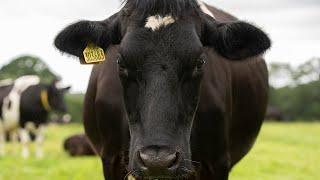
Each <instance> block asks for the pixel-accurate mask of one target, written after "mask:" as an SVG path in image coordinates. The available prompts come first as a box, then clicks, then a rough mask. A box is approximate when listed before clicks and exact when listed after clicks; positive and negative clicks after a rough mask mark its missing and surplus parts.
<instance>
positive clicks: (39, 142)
mask: <svg viewBox="0 0 320 180" xmlns="http://www.w3.org/2000/svg"><path fill="white" fill-rule="evenodd" d="M44 133H45V128H44V126H43V125H41V126H40V127H39V128H38V129H37V130H36V133H35V134H36V157H37V158H38V159H40V158H42V157H43V148H42V146H43V142H44Z"/></svg>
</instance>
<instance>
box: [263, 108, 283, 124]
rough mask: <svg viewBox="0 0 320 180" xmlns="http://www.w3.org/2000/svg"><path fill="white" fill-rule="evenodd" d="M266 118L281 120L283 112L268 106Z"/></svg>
mask: <svg viewBox="0 0 320 180" xmlns="http://www.w3.org/2000/svg"><path fill="white" fill-rule="evenodd" d="M265 119H266V120H276V121H282V120H283V119H284V118H283V112H282V111H281V110H280V109H279V108H277V107H274V106H268V108H267V112H266V116H265Z"/></svg>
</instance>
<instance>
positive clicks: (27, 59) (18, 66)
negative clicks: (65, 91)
mask: <svg viewBox="0 0 320 180" xmlns="http://www.w3.org/2000/svg"><path fill="white" fill-rule="evenodd" d="M23 75H38V76H39V77H40V78H41V80H42V81H43V82H46V83H49V82H51V81H52V80H53V79H54V78H58V76H57V75H56V74H54V73H53V72H52V71H51V70H50V68H49V67H48V65H47V64H46V63H44V62H43V61H42V60H41V59H40V58H38V57H35V56H21V57H18V58H16V59H13V60H12V61H11V62H10V63H9V64H7V65H4V66H3V67H2V68H1V69H0V80H3V79H16V78H18V77H20V76H23Z"/></svg>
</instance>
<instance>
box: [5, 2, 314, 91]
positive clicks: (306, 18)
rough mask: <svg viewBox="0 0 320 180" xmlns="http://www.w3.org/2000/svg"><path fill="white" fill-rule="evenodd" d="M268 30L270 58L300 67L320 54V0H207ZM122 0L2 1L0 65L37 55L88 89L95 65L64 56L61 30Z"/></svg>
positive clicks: (67, 80) (76, 87)
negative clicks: (57, 45)
mask: <svg viewBox="0 0 320 180" xmlns="http://www.w3.org/2000/svg"><path fill="white" fill-rule="evenodd" d="M204 1H205V2H207V3H208V4H211V5H215V6H216V7H218V8H221V9H223V10H225V11H227V12H229V13H231V14H233V15H235V16H237V17H238V18H240V19H241V20H245V21H248V22H250V23H253V24H255V25H257V26H258V27H260V28H262V29H263V30H264V31H266V32H267V33H268V34H269V35H270V37H271V39H272V41H273V46H272V49H271V50H270V51H268V52H267V54H266V55H265V56H266V61H267V62H268V63H271V62H284V63H290V64H292V65H293V66H297V65H299V64H301V63H303V62H305V61H307V60H308V59H310V58H312V57H320V0H303V1H301V0H259V1H255V0H237V1H234V0H204ZM119 8H120V1H119V0H27V1H26V0H1V6H0V20H1V24H0V66H2V65H4V64H7V63H8V62H9V61H10V60H12V59H13V58H15V57H18V56H21V55H28V54H31V55H36V56H38V57H40V58H41V59H43V60H44V61H45V62H46V63H47V64H48V65H49V66H50V67H51V69H52V70H53V71H54V72H56V73H57V74H59V75H60V76H62V78H63V82H64V84H68V85H72V87H73V92H85V90H86V87H87V84H88V80H89V77H90V71H91V68H92V67H91V66H88V65H80V64H79V61H78V60H77V59H76V58H73V57H70V56H66V55H62V54H61V53H60V52H59V51H58V50H57V49H55V48H54V46H53V39H54V37H55V36H56V34H57V33H58V32H59V31H60V30H61V29H63V28H64V27H65V26H66V25H68V24H70V23H72V22H75V21H78V20H83V19H86V20H103V19H106V18H107V17H109V16H110V15H112V14H114V13H115V12H117V11H118V10H119Z"/></svg>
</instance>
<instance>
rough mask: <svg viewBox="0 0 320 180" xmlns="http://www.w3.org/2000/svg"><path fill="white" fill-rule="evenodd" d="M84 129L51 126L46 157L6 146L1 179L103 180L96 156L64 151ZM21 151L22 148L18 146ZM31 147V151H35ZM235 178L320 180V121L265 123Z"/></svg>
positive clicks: (242, 179)
mask: <svg viewBox="0 0 320 180" xmlns="http://www.w3.org/2000/svg"><path fill="white" fill-rule="evenodd" d="M82 131H83V130H82V126H81V125H78V124H72V125H68V126H50V127H48V129H47V135H46V142H45V158H44V159H41V160H38V159H36V158H35V157H34V153H33V154H32V155H33V156H31V157H30V158H29V159H27V160H24V159H22V158H21V157H20V150H18V151H16V152H14V149H17V148H14V147H13V145H12V144H9V145H7V150H8V151H9V152H7V155H6V156H5V157H2V158H0V180H87V179H90V180H101V179H103V177H102V167H101V164H100V161H99V159H98V158H95V157H85V158H71V157H69V156H68V155H67V154H66V153H65V152H64V151H63V149H62V142H63V140H64V139H65V138H66V137H67V136H69V135H72V134H75V133H80V132H82ZM19 148H20V146H19ZM32 149H33V147H32ZM230 179H231V180H251V179H252V180H260V179H261V180H300V179H301V180H317V179H320V123H266V124H265V125H264V126H263V128H262V132H261V134H260V136H259V138H258V140H257V143H256V145H255V146H254V148H253V149H252V151H251V152H250V153H249V155H248V156H246V157H245V158H244V159H243V160H242V161H241V162H240V163H239V164H238V165H237V166H236V167H235V168H234V169H233V171H232V173H231V177H230Z"/></svg>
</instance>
